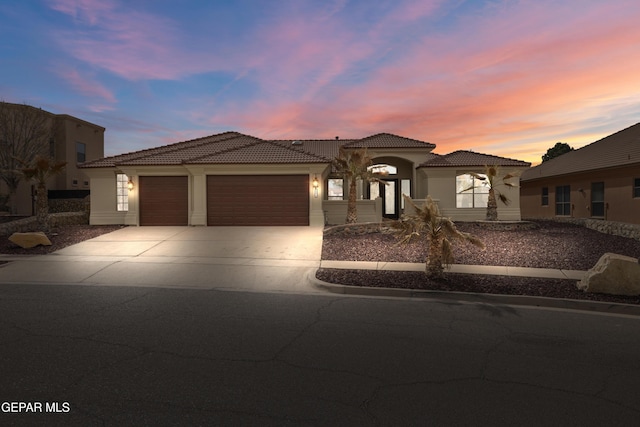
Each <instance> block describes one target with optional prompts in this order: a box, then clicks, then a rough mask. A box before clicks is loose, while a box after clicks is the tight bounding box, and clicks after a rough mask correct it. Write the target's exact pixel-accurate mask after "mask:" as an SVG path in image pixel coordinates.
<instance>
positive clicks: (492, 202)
mask: <svg viewBox="0 0 640 427" xmlns="http://www.w3.org/2000/svg"><path fill="white" fill-rule="evenodd" d="M499 173H500V168H499V167H498V166H495V165H494V166H485V167H484V174H479V173H475V172H469V175H471V176H473V177H474V178H475V179H477V180H479V181H482V183H481V185H483V186H486V187H488V188H489V200H488V201H487V215H486V217H485V218H486V220H487V221H497V220H498V200H497V199H496V195H497V196H498V199H500V201H501V202H502V203H504V204H505V206H509V203H511V200H510V199H509V198H508V197H507V196H506V195H505V194H504V193H502V192H501V191H500V190H498V189H497V188H496V185H497V184H501V185H505V186H506V187H507V188H511V187H515V184H512V183H510V182H507V180H508V179H511V178H515V177H516V176H518V174H516V173H515V172H513V173H508V174H506V175H504V176H503V177H502V178H500V180H498V176H499ZM499 181H502V182H499ZM471 188H473V187H471Z"/></svg>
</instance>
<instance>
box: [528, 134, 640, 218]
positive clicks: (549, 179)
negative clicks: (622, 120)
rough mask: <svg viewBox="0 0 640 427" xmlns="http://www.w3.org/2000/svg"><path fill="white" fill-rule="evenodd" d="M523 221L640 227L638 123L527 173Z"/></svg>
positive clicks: (639, 135) (639, 141) (639, 146)
mask: <svg viewBox="0 0 640 427" xmlns="http://www.w3.org/2000/svg"><path fill="white" fill-rule="evenodd" d="M521 182H522V188H521V190H520V193H521V196H520V202H521V210H522V216H523V217H525V218H554V217H560V218H562V217H573V218H591V219H601V220H608V221H618V222H626V223H632V224H640V123H637V124H635V125H633V126H631V127H629V128H627V129H624V130H621V131H619V132H616V133H614V134H612V135H609V136H607V137H605V138H603V139H600V140H598V141H596V142H593V143H591V144H589V145H586V146H584V147H582V148H580V149H577V150H574V151H570V152H568V153H565V154H563V155H561V156H559V157H556V158H554V159H551V160H548V161H546V162H543V163H541V164H540V165H538V166H536V167H534V168H531V169H530V170H528V171H526V172H525V173H523V175H522V178H521Z"/></svg>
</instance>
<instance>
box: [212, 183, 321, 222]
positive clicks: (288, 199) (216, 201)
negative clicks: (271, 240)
mask: <svg viewBox="0 0 640 427" xmlns="http://www.w3.org/2000/svg"><path fill="white" fill-rule="evenodd" d="M207 224H208V225H309V176H308V175H230V176H223V175H208V176H207Z"/></svg>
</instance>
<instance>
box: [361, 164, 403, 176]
mask: <svg viewBox="0 0 640 427" xmlns="http://www.w3.org/2000/svg"><path fill="white" fill-rule="evenodd" d="M367 169H369V172H372V173H380V174H383V175H396V174H397V173H398V168H397V167H395V166H391V165H385V164H379V165H372V166H369V167H368V168H367Z"/></svg>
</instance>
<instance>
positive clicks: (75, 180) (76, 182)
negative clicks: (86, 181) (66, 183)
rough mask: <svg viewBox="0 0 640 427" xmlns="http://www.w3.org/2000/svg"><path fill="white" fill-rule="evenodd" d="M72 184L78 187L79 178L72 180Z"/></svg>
mask: <svg viewBox="0 0 640 427" xmlns="http://www.w3.org/2000/svg"><path fill="white" fill-rule="evenodd" d="M71 185H72V186H73V187H77V186H78V180H77V179H74V180H72V181H71Z"/></svg>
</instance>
